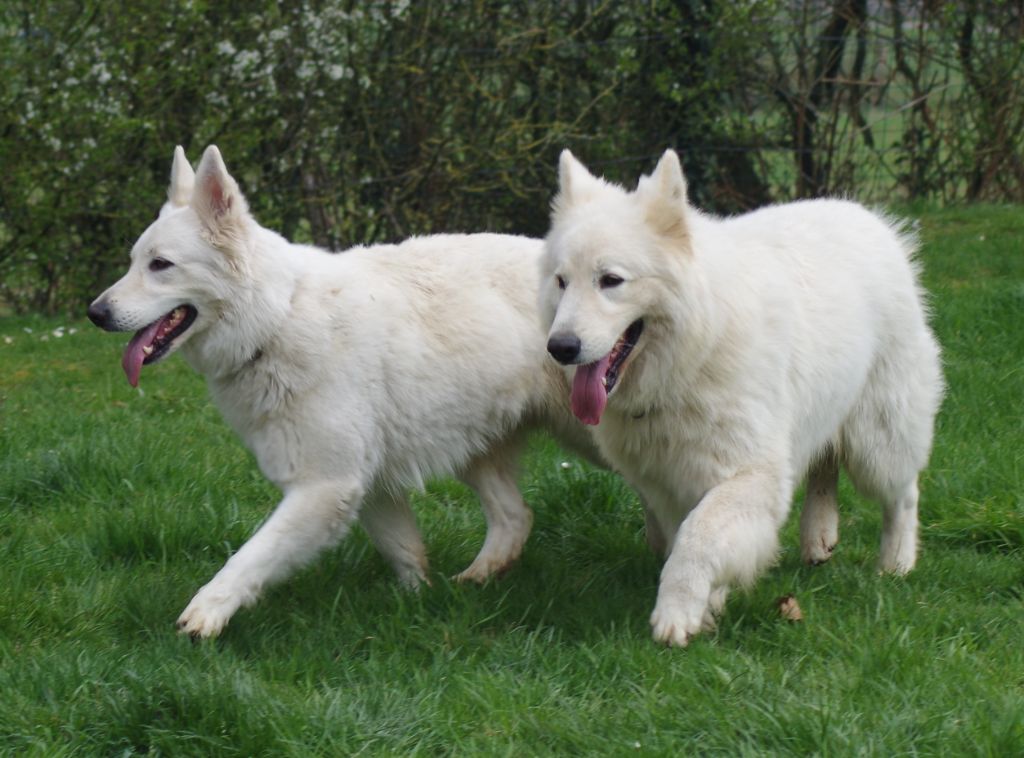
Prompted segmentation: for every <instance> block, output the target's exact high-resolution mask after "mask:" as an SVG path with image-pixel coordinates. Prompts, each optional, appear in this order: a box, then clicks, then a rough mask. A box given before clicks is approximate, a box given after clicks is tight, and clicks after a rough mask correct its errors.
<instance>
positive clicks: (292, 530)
mask: <svg viewBox="0 0 1024 758" xmlns="http://www.w3.org/2000/svg"><path fill="white" fill-rule="evenodd" d="M362 495H363V488H362V486H361V484H360V483H359V482H356V481H326V482H315V483H304V484H300V485H297V486H295V487H293V488H290V489H289V490H288V491H287V492H286V494H285V497H284V499H283V500H282V501H281V503H280V504H279V505H278V506H277V508H276V509H275V510H274V512H273V513H272V514H271V515H270V518H268V519H267V520H266V521H265V522H264V524H263V525H262V526H261V527H260V528H259V530H257V532H256V534H254V535H253V536H252V538H250V540H249V541H248V542H246V543H245V544H244V545H242V547H241V549H240V550H239V551H238V552H237V553H235V554H234V555H233V556H231V558H230V559H229V560H228V562H227V563H225V564H224V567H223V568H222V569H221V570H220V571H218V572H217V575H216V576H215V577H213V579H211V580H210V582H209V583H207V584H206V585H205V586H203V587H202V588H201V589H200V590H199V592H197V593H196V596H195V597H194V598H192V602H190V603H189V604H188V607H187V608H185V610H184V612H183V613H182V614H181V616H180V617H179V618H178V629H179V630H180V631H181V632H183V633H185V634H189V635H191V636H193V637H216V636H217V635H218V634H220V632H221V630H222V629H223V628H224V627H225V626H226V625H227V623H228V621H229V620H230V619H231V617H232V616H233V615H234V613H235V611H237V610H238V609H239V608H240V607H242V606H246V605H252V604H253V603H254V602H256V600H257V599H258V598H259V596H260V593H261V592H262V591H263V588H264V587H266V586H267V585H269V584H272V583H274V582H276V581H280V580H282V579H284V578H286V577H287V576H288V575H289V574H291V573H292V572H293V571H295V569H297V568H299V567H300V566H302V565H304V564H306V563H309V562H310V561H311V560H312V559H313V558H314V557H315V556H316V555H317V553H319V552H320V551H321V550H324V549H326V548H329V547H331V546H333V545H335V544H337V543H338V542H339V541H340V540H341V538H342V537H343V536H344V535H345V533H346V532H347V531H348V528H349V526H350V525H351V523H352V522H353V521H354V520H355V518H356V516H357V515H358V513H359V504H360V501H361V500H362Z"/></svg>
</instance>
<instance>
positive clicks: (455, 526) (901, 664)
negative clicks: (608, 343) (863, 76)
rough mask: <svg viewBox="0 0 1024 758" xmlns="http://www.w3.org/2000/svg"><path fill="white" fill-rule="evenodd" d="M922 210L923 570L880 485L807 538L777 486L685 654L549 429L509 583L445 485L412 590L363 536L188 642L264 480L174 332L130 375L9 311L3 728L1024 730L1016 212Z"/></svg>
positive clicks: (871, 739)
mask: <svg viewBox="0 0 1024 758" xmlns="http://www.w3.org/2000/svg"><path fill="white" fill-rule="evenodd" d="M919 210H920V215H921V218H922V229H923V237H924V240H925V250H924V254H923V260H924V263H925V265H926V271H927V275H926V283H927V286H928V288H929V289H930V290H931V292H932V293H933V306H934V311H935V315H934V323H935V327H936V329H937V331H938V334H939V337H940V339H941V341H942V343H943V345H944V349H945V361H946V371H947V377H948V381H949V385H950V390H949V396H948V399H947V400H946V403H945V406H944V408H943V412H942V416H941V418H940V420H939V425H938V436H937V439H936V444H935V451H934V455H933V459H932V464H931V466H930V468H929V469H928V470H927V472H926V473H925V475H924V477H923V481H922V493H923V494H922V506H921V507H922V514H921V516H922V537H923V545H922V555H921V560H920V563H919V566H918V568H917V569H916V570H915V571H914V572H913V573H912V574H911V575H910V576H909V577H907V578H906V579H903V580H899V579H893V578H891V577H880V576H878V575H877V573H876V572H875V570H874V565H875V559H876V556H877V544H878V536H879V525H880V515H879V511H878V508H877V507H876V506H875V505H874V504H872V503H868V502H864V501H862V500H861V499H859V498H858V497H857V496H856V495H855V494H854V493H853V492H852V491H851V489H850V488H849V486H848V484H847V483H846V482H845V480H844V482H843V484H842V490H841V502H842V511H843V516H842V526H841V529H842V531H841V537H842V541H841V543H840V545H839V548H838V549H837V551H836V554H835V556H834V558H833V559H832V561H831V562H830V563H829V564H828V565H826V566H823V567H820V568H817V569H811V568H807V567H804V566H802V565H801V564H800V561H799V555H798V549H797V537H796V528H795V526H796V521H797V515H796V511H794V515H793V517H792V518H791V519H790V522H789V524H788V525H787V527H786V530H785V534H784V540H783V542H784V545H785V549H784V551H783V553H782V555H781V557H780V560H779V563H778V564H777V566H776V567H775V568H773V569H772V570H770V571H769V572H767V574H766V575H765V576H764V577H763V578H762V579H761V580H760V581H759V582H758V583H757V584H756V585H755V587H754V588H753V589H752V590H750V591H749V592H737V593H734V594H733V596H732V597H731V598H730V600H729V603H728V605H727V608H726V614H725V616H724V618H723V619H722V622H721V625H720V628H719V630H718V631H717V632H716V633H714V634H711V635H707V636H705V637H703V638H700V639H698V640H696V641H695V642H694V643H692V644H691V646H690V647H689V648H687V649H685V650H669V649H664V648H661V647H658V646H656V645H654V644H653V643H652V642H651V640H650V635H649V628H648V624H647V617H648V615H649V613H650V611H651V609H652V607H653V602H654V595H655V590H656V584H657V579H658V571H659V562H658V561H657V560H656V559H655V558H654V557H653V556H651V555H650V554H649V553H648V551H647V549H646V547H645V546H644V542H643V535H642V518H641V515H640V511H639V508H638V505H637V502H636V499H635V497H634V496H633V495H632V493H630V492H629V490H628V489H626V488H625V487H624V486H623V485H621V484H620V483H619V482H618V481H617V480H616V479H615V478H614V477H612V476H610V475H608V474H606V473H603V472H598V471H593V470H589V469H587V468H586V467H585V466H584V465H582V464H580V463H578V462H576V461H573V462H572V465H571V466H570V467H569V468H567V469H565V468H563V467H562V466H561V465H560V463H561V462H562V461H563V460H571V459H568V458H566V457H565V456H564V455H563V454H561V453H560V452H559V451H558V450H557V448H555V447H554V446H552V445H551V444H550V443H549V442H547V441H546V440H543V439H538V440H537V441H536V442H535V444H534V445H533V447H532V449H531V451H530V454H529V457H528V460H527V461H526V465H525V467H524V474H523V477H522V484H523V487H524V489H525V491H526V493H527V499H528V500H529V501H530V502H531V503H532V505H533V506H534V510H535V512H536V526H535V529H534V533H533V536H532V537H531V540H530V542H529V544H528V545H527V549H526V552H525V554H524V556H523V559H522V561H521V562H520V563H519V564H518V565H517V566H516V567H515V568H514V569H513V570H512V571H511V572H509V573H508V574H507V575H506V576H505V577H504V578H503V579H501V580H499V581H496V582H493V583H491V584H489V585H487V586H485V587H475V586H460V585H456V584H453V583H452V582H450V581H449V580H448V579H447V578H446V577H448V576H450V575H452V574H454V573H455V572H456V571H458V570H460V569H462V568H464V567H465V565H467V564H468V563H469V561H470V560H471V559H472V557H473V555H474V553H475V550H476V548H477V547H478V546H479V544H480V541H481V539H482V536H483V519H482V516H481V515H480V512H479V509H478V507H477V505H476V504H475V502H474V501H473V500H472V498H471V497H470V496H469V493H468V492H467V490H466V489H465V488H463V487H462V486H461V485H459V484H456V483H453V482H449V481H442V482H436V483H434V484H432V485H431V487H430V488H429V490H428V492H427V493H426V494H425V495H423V496H420V497H418V498H417V500H416V509H417V512H418V514H419V517H420V520H421V526H422V529H423V532H424V536H425V539H426V541H427V544H428V546H429V548H430V551H431V560H432V566H433V574H432V580H433V585H432V586H431V587H429V588H425V589H424V590H422V591H421V592H419V593H418V594H415V593H406V592H403V591H401V590H400V589H398V588H397V587H396V584H395V582H394V581H393V579H392V576H391V572H390V569H389V568H388V567H387V566H386V565H385V563H384V562H383V560H382V559H381V558H380V557H379V556H378V555H377V554H376V553H375V552H374V550H373V549H372V548H371V547H370V546H369V543H368V541H367V540H366V538H365V536H364V535H363V534H362V533H361V532H358V531H357V532H356V533H355V534H353V535H352V536H351V537H350V538H349V539H348V540H347V541H346V542H345V543H344V544H343V545H342V546H341V547H340V548H338V549H337V550H335V551H333V552H331V553H330V554H328V555H326V556H324V557H323V559H322V560H319V561H318V562H316V563H315V564H314V565H313V566H311V567H310V568H309V569H307V570H306V571H304V572H303V573H301V574H300V575H298V576H296V577H294V578H293V579H292V580H290V581H289V582H287V583H286V584H285V585H283V586H280V587H277V588H275V589H273V590H272V591H270V592H269V594H268V596H267V597H266V598H265V599H264V600H263V602H261V603H260V604H259V605H258V606H257V607H255V608H253V609H250V610H244V611H242V612H240V613H239V614H238V615H237V616H236V617H235V618H234V620H233V621H232V623H231V625H230V626H229V627H228V629H227V630H226V632H225V634H224V635H223V636H222V637H221V638H220V639H219V640H217V641H212V642H204V643H200V644H193V643H191V642H190V641H189V640H187V639H183V638H181V637H180V636H178V635H176V634H175V632H174V628H173V622H174V620H175V618H176V617H177V614H178V613H179V612H180V611H181V609H182V608H183V607H184V606H185V604H186V603H187V602H188V600H189V598H190V597H191V595H192V594H193V592H194V591H195V590H196V589H197V588H198V587H199V586H200V585H201V584H202V583H203V582H205V581H206V580H207V579H209V578H210V577H211V576H212V575H213V573H214V572H215V571H216V570H217V569H218V568H219V566H220V565H221V563H222V562H223V561H224V559H225V558H226V556H227V555H228V554H229V553H230V551H231V550H233V549H237V548H238V546H240V545H241V544H242V543H243V542H244V541H245V539H246V537H247V536H248V535H249V534H250V533H251V532H252V530H253V529H254V528H255V526H256V525H257V524H258V523H259V522H260V520H261V519H262V518H263V517H264V516H265V515H266V513H267V512H268V509H269V508H270V507H272V505H273V504H274V503H275V502H276V492H275V491H274V490H273V488H272V487H270V486H269V485H268V484H266V483H265V482H264V481H263V479H262V477H261V476H260V474H259V472H258V471H257V469H256V467H255V465H254V463H253V461H252V459H251V458H250V457H249V455H248V454H247V453H246V452H245V451H244V450H243V449H242V447H241V446H240V444H239V443H238V441H237V440H236V439H235V438H234V437H233V435H232V434H231V433H230V431H228V430H227V429H226V427H225V426H224V425H223V423H222V422H221V421H220V419H219V417H218V415H217V412H216V411H215V409H213V408H212V406H210V404H209V402H208V401H207V399H206V396H205V390H204V387H203V384H202V381H201V380H200V379H199V378H198V377H196V376H195V375H193V374H192V373H191V372H190V371H189V370H188V369H187V367H186V366H185V365H184V364H183V362H182V361H180V360H179V359H172V360H171V361H169V362H168V363H166V364H164V365H162V366H160V367H158V368H154V369H149V370H147V371H146V373H145V375H144V377H143V382H142V387H143V388H144V393H142V392H138V391H135V390H131V389H130V388H129V387H128V385H127V384H126V382H125V381H124V378H123V375H122V374H121V372H120V369H119V365H118V364H119V352H120V347H121V344H122V343H123V339H122V338H120V337H116V336H111V335H106V334H103V333H100V332H99V331H98V330H95V329H93V328H91V327H90V326H89V325H88V324H87V323H85V322H76V323H74V324H65V326H66V327H68V328H71V327H74V328H76V329H77V331H76V332H75V333H74V334H70V333H69V332H68V330H67V329H65V331H64V332H63V334H64V336H62V337H56V336H54V334H53V333H52V332H53V330H54V329H55V328H56V327H57V326H59V325H60V323H59V322H56V321H52V320H39V319H17V318H13V317H4V318H0V421H2V431H0V546H2V560H0V705H2V707H0V753H6V754H12V753H16V754H29V755H32V754H35V755H46V756H51V755H72V754H74V755H91V754H96V755H130V754H140V753H152V754H163V755H175V756H177V755H190V754H191V755H246V756H248V755H311V754H324V755H344V754H351V753H362V754H431V755H433V754H453V753H454V754H460V755H465V754H475V753H484V754H493V755H515V756H529V755H549V754H552V753H561V754H590V755H627V754H628V755H633V754H637V755H658V754H677V755H690V754H698V753H699V754H719V755H728V756H735V755H762V754H799V755H806V754H822V755H826V754H828V755H837V754H838V755H848V754H868V755H879V756H890V755H905V754H918V755H940V754H941V755H960V754H964V755H991V756H1003V755H1020V754H1022V752H1024V644H1022V643H1024V602H1022V598H1024V495H1022V487H1024V416H1022V407H1024V406H1022V399H1024V329H1022V323H1024V321H1022V318H1024V317H1022V314H1024V253H1022V249H1021V245H1020V239H1021V234H1020V230H1021V228H1022V226H1024V209H1021V208H1009V207H1006V208H999V207H989V208H971V209H962V210H956V209H954V210H946V211H934V210H929V209H919ZM25 329H31V330H32V333H31V334H29V333H27V332H26V331H25ZM44 336H45V337H47V339H46V340H45V341H44V340H43V339H42V338H43V337H44ZM5 338H9V339H10V342H8V340H7V339H5ZM789 593H792V594H794V595H795V596H796V597H797V599H798V601H799V603H800V605H801V607H802V609H803V612H804V615H805V620H804V621H803V622H802V623H796V624H793V623H788V622H784V621H781V620H780V619H779V617H778V615H777V613H776V610H775V599H776V598H777V597H779V596H780V595H783V594H789Z"/></svg>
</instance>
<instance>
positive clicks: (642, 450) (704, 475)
mask: <svg viewBox="0 0 1024 758" xmlns="http://www.w3.org/2000/svg"><path fill="white" fill-rule="evenodd" d="M609 410H610V409H609ZM596 434H597V438H598V441H599V444H600V447H601V451H602V453H603V454H604V455H605V457H606V458H607V459H608V460H609V462H610V463H611V464H612V466H613V467H614V468H615V469H617V470H619V471H620V472H621V473H622V474H623V475H624V476H625V477H626V478H627V479H628V480H629V481H631V482H633V483H634V486H637V487H639V488H643V484H642V483H647V486H648V487H649V488H651V489H654V490H657V491H658V497H659V498H664V497H671V498H672V499H673V500H676V501H677V503H678V504H679V505H682V506H683V507H684V508H690V507H692V506H694V505H696V502H697V501H698V500H699V499H700V498H701V497H702V496H703V494H704V493H705V492H707V491H708V490H709V489H711V488H712V487H714V486H715V485H716V484H719V483H720V482H722V481H724V480H725V479H728V478H729V477H730V476H732V475H734V474H735V472H736V471H737V470H738V469H739V468H741V467H742V466H743V465H744V464H745V463H748V462H749V461H750V460H752V459H753V458H754V457H755V455H756V453H755V451H756V449H757V448H758V446H759V440H758V439H757V438H758V436H759V434H758V431H757V430H756V429H755V428H754V427H753V425H752V423H751V416H750V414H747V413H744V412H743V411H742V410H741V409H740V408H738V407H734V408H722V407H721V406H717V407H707V406H702V405H699V404H697V403H679V404H678V405H676V406H675V407H673V408H672V409H671V410H670V411H669V410H660V409H650V410H648V411H646V412H644V413H642V414H637V413H631V414H618V413H615V412H608V413H606V414H605V418H604V419H602V421H601V424H600V425H599V426H598V427H597V429H596Z"/></svg>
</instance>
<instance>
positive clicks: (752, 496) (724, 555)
mask: <svg viewBox="0 0 1024 758" xmlns="http://www.w3.org/2000/svg"><path fill="white" fill-rule="evenodd" d="M791 489H792V485H791V483H790V479H789V477H788V476H786V475H782V474H780V473H778V472H777V471H776V470H774V469H773V468H771V467H757V468H753V469H747V471H746V472H744V473H741V474H739V475H737V476H734V477H733V478H732V479H729V480H727V481H725V482H723V483H722V484H719V485H717V486H716V487H713V488H712V489H711V490H709V491H708V492H707V494H705V495H704V497H703V498H702V499H701V501H700V503H698V504H697V507H696V508H694V509H693V511H691V512H690V514H689V515H688V516H687V517H686V519H685V520H684V521H683V523H682V525H681V526H680V527H679V531H678V532H677V533H676V536H675V541H674V542H673V545H672V550H671V552H670V553H669V556H668V559H667V560H666V561H665V566H664V568H663V569H662V572H661V582H660V584H659V585H658V602H657V604H656V605H655V607H654V613H653V614H651V626H652V627H653V632H654V639H655V640H656V641H658V642H665V643H667V644H669V645H677V646H680V647H682V646H684V645H686V644H687V643H688V642H689V641H690V639H691V638H692V637H693V636H694V635H696V634H697V633H699V632H701V631H702V630H706V629H709V628H713V626H714V617H715V614H717V613H718V612H719V611H720V610H721V609H722V606H723V605H724V604H725V598H726V595H727V594H728V591H729V586H730V585H731V584H734V583H741V584H750V583H751V582H753V581H754V579H755V578H756V577H757V575H758V574H759V573H760V572H761V571H762V570H763V569H764V568H765V567H766V566H768V565H769V564H770V563H771V562H772V561H773V560H774V559H775V556H776V552H777V549H778V531H779V528H780V527H781V525H782V523H783V521H785V518H786V514H787V512H788V510H789V499H790V496H791V494H792V493H791Z"/></svg>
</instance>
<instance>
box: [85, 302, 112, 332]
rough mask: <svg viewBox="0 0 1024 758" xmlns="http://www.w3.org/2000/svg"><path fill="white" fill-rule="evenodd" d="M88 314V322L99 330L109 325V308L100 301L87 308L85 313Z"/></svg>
mask: <svg viewBox="0 0 1024 758" xmlns="http://www.w3.org/2000/svg"><path fill="white" fill-rule="evenodd" d="M87 313H88V314H89V320H90V321H92V322H93V323H94V324H96V326H98V327H99V328H100V329H107V328H108V326H107V325H108V324H109V323H110V306H108V305H107V304H106V302H104V301H102V300H97V301H95V302H94V303H93V304H92V305H90V306H89V310H88V311H87Z"/></svg>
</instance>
